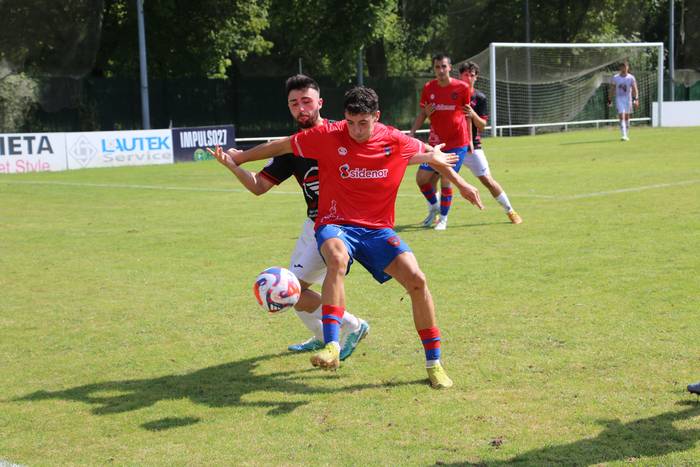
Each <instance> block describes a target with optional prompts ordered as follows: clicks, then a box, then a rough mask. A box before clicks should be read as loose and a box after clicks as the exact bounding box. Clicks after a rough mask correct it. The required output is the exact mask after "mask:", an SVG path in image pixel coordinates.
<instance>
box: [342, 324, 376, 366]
mask: <svg viewBox="0 0 700 467" xmlns="http://www.w3.org/2000/svg"><path fill="white" fill-rule="evenodd" d="M368 333H369V324H368V323H367V321H365V320H363V319H361V320H360V329H358V330H357V331H355V332H351V333H349V334H348V335H347V337H346V338H345V342H344V343H343V346H342V347H341V349H340V360H345V359H346V358H348V357H349V356H350V355H352V353H353V352H354V351H355V347H357V344H359V343H360V341H361V340H362V339H364V338H365V336H366V335H367V334H368Z"/></svg>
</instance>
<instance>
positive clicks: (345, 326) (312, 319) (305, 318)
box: [296, 306, 360, 342]
mask: <svg viewBox="0 0 700 467" xmlns="http://www.w3.org/2000/svg"><path fill="white" fill-rule="evenodd" d="M296 313H297V316H298V317H299V319H300V320H301V322H302V323H304V326H306V327H307V328H308V329H309V331H311V332H312V333H313V334H314V336H316V339H318V340H320V341H321V342H323V323H322V322H321V307H320V306H319V307H318V308H316V310H315V311H314V312H313V313H307V312H306V311H297V312H296ZM340 329H341V333H343V334H346V333H349V332H355V331H357V330H358V329H360V320H359V319H357V316H355V315H353V314H352V313H350V312H349V311H347V310H345V313H344V314H343V322H342V323H341V328H340Z"/></svg>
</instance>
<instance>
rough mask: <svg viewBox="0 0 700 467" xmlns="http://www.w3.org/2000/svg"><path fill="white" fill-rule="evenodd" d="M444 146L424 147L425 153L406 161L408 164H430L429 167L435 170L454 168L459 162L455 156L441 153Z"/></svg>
mask: <svg viewBox="0 0 700 467" xmlns="http://www.w3.org/2000/svg"><path fill="white" fill-rule="evenodd" d="M443 146H445V144H444V143H443V144H438V145H437V146H435V147H432V146H429V145H427V144H426V145H425V152H419V153H418V154H416V155H414V156H413V157H411V158H410V159H409V160H408V163H409V165H410V164H430V166H431V167H433V168H434V169H436V170H437V167H438V166H441V167H454V165H455V164H456V163H457V161H458V160H459V157H457V155H456V154H452V153H449V152H448V153H444V152H442V151H441V149H442V147H443Z"/></svg>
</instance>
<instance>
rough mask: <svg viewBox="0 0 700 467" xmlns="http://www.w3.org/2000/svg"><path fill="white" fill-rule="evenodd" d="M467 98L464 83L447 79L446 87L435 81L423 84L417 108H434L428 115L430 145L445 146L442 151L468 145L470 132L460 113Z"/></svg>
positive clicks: (466, 102)
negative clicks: (433, 106)
mask: <svg viewBox="0 0 700 467" xmlns="http://www.w3.org/2000/svg"><path fill="white" fill-rule="evenodd" d="M470 98H471V92H470V89H469V86H468V85H467V83H465V82H464V81H460V80H458V79H454V78H450V84H448V85H447V86H445V87H442V86H440V85H439V84H438V81H437V79H434V80H432V81H428V82H427V83H425V86H423V92H422V93H421V96H420V106H421V107H425V106H426V105H428V104H434V105H435V112H433V113H432V114H431V115H430V144H440V143H445V147H444V148H443V150H446V149H452V148H458V147H460V146H466V145H467V144H470V143H471V129H470V128H469V124H468V123H467V121H466V119H465V118H464V111H463V110H462V108H463V107H464V106H465V105H466V104H469V100H470Z"/></svg>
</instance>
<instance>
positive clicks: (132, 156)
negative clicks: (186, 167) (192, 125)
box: [65, 130, 173, 169]
mask: <svg viewBox="0 0 700 467" xmlns="http://www.w3.org/2000/svg"><path fill="white" fill-rule="evenodd" d="M65 135H66V156H67V159H68V168H69V169H83V168H87V167H120V166H125V165H152V164H172V163H173V144H172V134H171V132H170V130H139V131H92V132H83V133H66V134H65Z"/></svg>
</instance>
